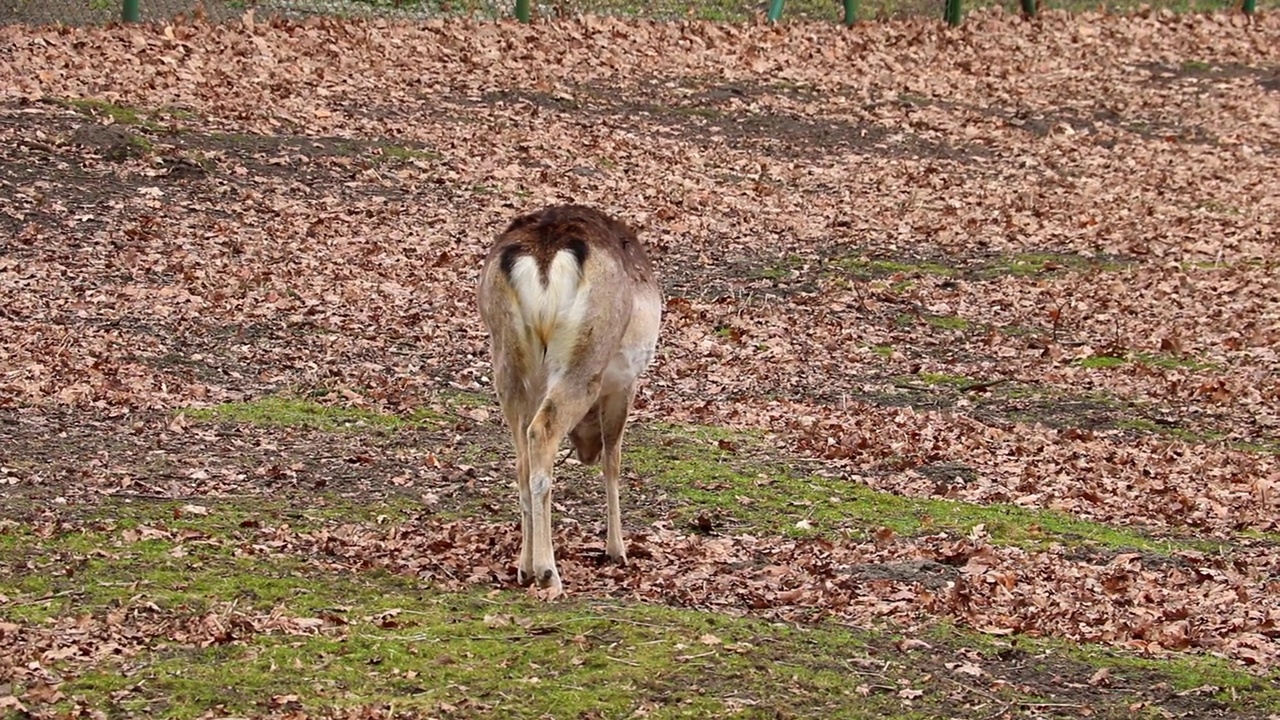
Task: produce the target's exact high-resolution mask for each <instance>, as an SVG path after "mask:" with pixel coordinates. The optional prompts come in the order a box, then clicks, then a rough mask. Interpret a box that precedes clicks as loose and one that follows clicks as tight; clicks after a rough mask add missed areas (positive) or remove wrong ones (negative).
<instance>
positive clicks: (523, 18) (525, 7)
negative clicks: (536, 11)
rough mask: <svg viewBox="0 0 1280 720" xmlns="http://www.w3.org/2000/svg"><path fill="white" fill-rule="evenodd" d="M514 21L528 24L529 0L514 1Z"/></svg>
mask: <svg viewBox="0 0 1280 720" xmlns="http://www.w3.org/2000/svg"><path fill="white" fill-rule="evenodd" d="M516 19H517V20H519V21H520V22H522V23H527V22H529V0H516Z"/></svg>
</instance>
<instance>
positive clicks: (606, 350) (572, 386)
mask: <svg viewBox="0 0 1280 720" xmlns="http://www.w3.org/2000/svg"><path fill="white" fill-rule="evenodd" d="M566 250H567V251H569V252H570V253H571V254H572V256H573V258H574V259H575V261H576V265H577V269H578V272H579V273H580V276H579V277H578V278H577V279H576V280H569V279H568V278H567V277H566V276H565V274H564V273H565V272H566V270H567V268H566V266H565V265H564V260H560V261H558V263H559V264H556V263H557V261H556V258H557V257H558V256H559V254H560V253H562V252H564V251H566ZM522 257H529V258H532V259H533V261H534V263H533V266H534V267H536V269H537V275H536V276H535V277H534V278H530V276H529V274H528V270H524V271H522V273H521V274H520V276H519V278H516V277H515V275H514V274H513V268H515V267H517V266H518V265H519V266H523V267H528V266H527V265H524V264H523V263H521V261H520V258H522ZM553 265H554V266H555V267H556V268H558V269H557V270H556V272H557V278H559V279H558V280H557V282H556V285H555V288H557V289H556V290H555V291H554V294H552V295H547V294H545V293H547V292H549V289H550V288H551V287H552V286H551V285H550V278H549V277H548V276H549V274H550V272H551V269H552V267H553ZM539 282H540V283H541V290H538V289H537V288H531V287H530V283H534V284H537V283H539ZM573 283H576V285H575V284H573ZM518 286H519V287H518ZM539 292H541V293H543V294H542V295H539ZM566 292H567V293H569V294H568V295H566V294H564V293H566ZM551 298H560V299H551ZM479 302H480V314H481V316H482V317H483V318H484V321H485V325H486V327H487V328H488V330H489V333H490V336H491V346H492V350H493V358H494V387H495V389H496V390H497V392H498V400H499V402H500V404H501V405H502V410H503V414H504V415H505V416H506V418H507V422H508V424H509V425H510V426H511V429H512V433H513V440H514V443H515V446H516V475H517V481H518V485H519V487H520V497H521V532H522V535H523V538H522V542H521V551H520V562H519V570H520V577H521V578H522V579H526V580H534V581H536V582H537V583H538V584H539V585H542V586H543V587H547V588H554V589H555V590H559V588H560V578H559V574H558V572H557V571H556V568H555V557H554V551H553V549H552V547H551V539H550V536H551V519H550V513H551V501H550V492H551V472H552V466H553V460H554V454H555V450H556V447H558V445H559V444H560V441H561V440H562V439H563V438H564V437H566V436H568V437H569V440H570V442H571V443H572V444H573V446H574V449H575V450H576V451H577V454H578V457H579V458H580V459H581V460H582V461H583V462H584V463H587V464H594V463H597V462H600V463H602V465H603V468H604V478H605V485H606V498H607V500H608V505H609V508H608V513H607V518H608V530H609V531H608V538H607V542H606V552H607V553H608V555H609V556H610V557H611V558H613V559H614V560H616V561H618V562H621V563H625V562H626V549H625V544H624V543H623V541H622V527H621V519H620V515H619V500H618V486H619V466H620V458H621V442H622V435H623V431H624V429H625V426H626V422H627V416H628V414H629V412H630V407H631V401H632V398H633V397H634V395H635V382H636V377H637V376H638V373H639V372H641V371H642V370H643V368H644V366H645V365H647V363H648V362H649V360H650V359H651V358H652V352H653V346H654V343H656V341H657V334H658V326H659V323H660V319H661V309H662V308H661V296H660V293H659V290H658V286H657V281H656V279H655V277H654V274H653V268H652V266H651V265H650V263H649V259H648V257H647V256H646V254H645V252H644V249H643V247H641V245H640V242H639V240H638V239H637V238H636V234H635V231H633V230H632V229H631V228H629V227H628V226H627V225H626V224H624V223H622V222H619V221H617V220H615V219H613V218H611V217H609V216H608V215H605V214H604V213H601V212H599V211H597V210H593V209H591V208H587V207H583V206H580V205H564V206H556V207H549V208H546V209H544V210H541V211H539V212H536V213H530V214H528V215H523V216H521V217H518V218H516V219H515V220H514V221H513V222H512V223H511V224H510V225H509V226H508V227H507V229H506V230H505V231H504V232H503V233H502V234H501V235H500V236H499V237H498V239H497V241H496V242H495V243H494V245H493V248H492V249H491V250H490V251H489V255H488V257H487V258H486V260H485V267H484V269H483V270H482V272H481V277H480V288H479ZM530 302H532V303H536V305H533V306H526V305H525V304H524V303H530ZM562 302H568V303H569V304H566V305H559V304H558V303H562ZM570 306H572V308H574V309H572V310H570V309H568V308H570ZM553 307H558V308H561V309H557V310H551V309H550V308H553ZM522 308H523V309H522ZM534 308H537V310H536V311H535V310H534ZM530 312H534V313H535V316H536V317H537V319H536V320H534V319H533V318H534V317H535V316H531V315H529V313H530ZM547 313H550V314H549V315H548V314H547ZM584 313H585V314H584Z"/></svg>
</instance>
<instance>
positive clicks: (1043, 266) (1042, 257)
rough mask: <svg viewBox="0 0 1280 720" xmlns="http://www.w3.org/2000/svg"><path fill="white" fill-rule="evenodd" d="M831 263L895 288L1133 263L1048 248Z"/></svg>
mask: <svg viewBox="0 0 1280 720" xmlns="http://www.w3.org/2000/svg"><path fill="white" fill-rule="evenodd" d="M828 265H829V266H830V267H834V268H836V269H837V270H838V271H839V272H842V273H844V274H847V275H849V276H852V277H854V278H856V279H860V280H871V279H878V278H893V279H895V282H894V284H893V285H892V286H891V288H892V289H893V290H894V292H903V291H905V290H908V289H910V287H911V283H910V282H908V281H907V280H906V279H905V278H923V277H938V278H964V279H968V280H994V279H996V278H1001V277H1032V276H1037V275H1046V274H1052V273H1061V272H1088V271H1104V272H1116V271H1120V270H1124V269H1126V268H1128V267H1129V263H1127V262H1125V261H1122V260H1117V259H1113V258H1094V257H1086V256H1083V255H1072V254H1067V253H1047V252H1043V253H1017V254H1013V255H999V256H994V257H988V258H982V259H978V260H976V261H973V262H970V263H966V264H949V263H943V262H939V261H934V260H900V259H884V258H868V257H865V256H858V255H845V256H839V257H835V258H832V259H830V260H829V261H828Z"/></svg>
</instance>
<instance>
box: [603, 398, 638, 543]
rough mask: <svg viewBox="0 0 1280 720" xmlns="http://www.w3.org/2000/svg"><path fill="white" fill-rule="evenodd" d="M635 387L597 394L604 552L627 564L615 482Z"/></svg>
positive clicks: (617, 482) (617, 481)
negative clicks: (604, 518) (601, 448)
mask: <svg viewBox="0 0 1280 720" xmlns="http://www.w3.org/2000/svg"><path fill="white" fill-rule="evenodd" d="M634 395H635V388H634V387H629V388H625V389H623V390H620V391H618V392H616V393H613V394H610V395H607V396H605V397H602V398H600V404H599V409H600V420H599V422H600V435H601V439H602V441H603V444H604V457H603V460H602V463H601V464H602V465H603V466H604V468H603V469H604V490H605V501H606V504H607V513H608V515H607V516H606V523H607V530H606V531H605V544H604V548H605V553H606V554H607V555H608V556H609V559H610V560H613V561H614V562H616V563H618V564H619V565H626V564H627V545H626V543H625V542H624V541H623V539H622V508H621V502H620V500H619V498H618V484H619V482H620V479H619V477H620V475H621V473H622V435H623V431H625V430H626V427H627V415H628V413H629V412H630V411H631V400H632V397H633V396H634Z"/></svg>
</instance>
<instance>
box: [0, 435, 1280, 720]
mask: <svg viewBox="0 0 1280 720" xmlns="http://www.w3.org/2000/svg"><path fill="white" fill-rule="evenodd" d="M690 436H694V437H697V438H699V439H701V440H703V441H712V440H714V441H716V442H717V443H718V442H721V441H726V438H728V437H735V438H738V439H739V440H740V439H741V436H727V435H725V434H723V433H719V432H716V431H705V430H693V431H691V432H690V433H686V434H684V437H690ZM179 507H180V506H177V505H173V506H170V505H169V504H150V505H138V506H134V507H130V506H127V505H121V506H114V507H113V506H103V507H101V508H98V510H99V511H101V512H100V514H99V515H98V516H97V517H83V518H79V519H78V520H77V522H76V523H75V524H67V525H65V526H64V527H63V529H62V530H60V531H58V532H54V533H52V534H48V533H44V532H42V533H39V534H37V533H35V532H32V531H29V530H26V529H24V528H22V527H20V526H17V527H15V526H6V527H5V529H4V530H3V531H0V598H4V599H3V600H0V619H4V620H5V621H6V622H9V623H14V624H17V625H18V626H20V627H28V628H32V629H36V628H40V629H41V630H36V632H45V631H47V629H48V628H52V627H54V626H55V625H56V623H57V622H59V621H58V619H59V618H68V617H76V618H80V619H79V620H78V621H77V623H78V627H81V628H85V629H89V630H91V629H92V628H93V627H95V626H96V627H110V628H111V630H110V632H109V633H108V634H107V635H106V636H99V635H95V634H94V633H93V632H81V633H77V634H76V637H77V643H78V644H79V646H80V647H82V648H87V649H89V651H88V652H84V653H79V652H77V653H59V654H51V655H47V656H46V659H45V661H44V662H43V663H42V665H43V667H44V669H45V670H46V671H49V672H53V673H56V674H57V675H58V676H59V677H60V679H61V683H60V685H59V687H58V689H59V690H60V691H61V693H62V698H63V699H61V700H60V701H56V702H55V703H54V704H53V708H54V709H56V710H59V711H62V712H67V711H70V710H71V708H72V707H73V705H76V704H78V705H79V706H81V707H93V708H95V709H98V710H101V711H102V712H104V713H106V715H107V716H108V717H114V716H127V715H133V716H146V717H170V718H196V717H204V716H209V715H210V714H214V715H217V716H219V717H231V716H249V715H257V714H263V713H270V712H273V711H276V712H279V711H285V710H292V711H295V712H308V713H324V712H328V711H338V712H341V711H343V710H350V709H354V708H358V707H365V706H375V705H377V706H384V705H386V704H387V703H393V704H394V707H395V708H396V709H397V710H398V711H401V712H406V713H411V714H441V713H445V714H448V713H450V712H453V711H450V710H449V708H453V709H454V711H457V710H459V709H462V710H465V712H464V713H463V714H465V715H468V716H473V715H501V716H520V717H629V716H633V715H635V714H636V713H643V714H644V715H646V716H650V717H662V718H675V717H723V716H726V715H729V714H733V713H735V712H745V713H746V715H745V716H748V717H783V716H785V717H794V718H819V717H822V718H825V717H832V716H837V717H849V718H867V719H870V718H886V719H888V720H923V719H924V718H933V717H942V716H944V715H946V716H957V715H959V716H963V717H987V716H988V715H987V714H984V710H985V712H989V711H990V707H989V704H990V703H992V702H995V703H997V704H1000V705H1007V706H1009V707H1022V706H1026V707H1032V706H1035V705H1037V704H1042V703H1055V702H1056V703H1073V704H1074V703H1079V702H1081V701H1082V698H1081V697H1080V694H1081V693H1093V694H1092V695H1091V696H1090V697H1089V698H1088V700H1087V702H1088V703H1089V704H1090V705H1091V706H1092V707H1094V709H1095V710H1096V711H1097V712H1099V715H1098V716H1099V717H1123V716H1125V709H1126V708H1127V707H1128V705H1129V703H1131V702H1132V701H1133V699H1134V697H1135V694H1142V693H1148V692H1151V691H1150V688H1151V687H1152V686H1153V685H1156V684H1158V683H1165V684H1166V685H1168V686H1170V687H1172V688H1174V689H1175V690H1178V691H1194V690H1197V689H1200V692H1207V693H1211V694H1213V695H1214V698H1215V699H1218V700H1220V701H1221V702H1224V703H1227V704H1228V706H1229V707H1233V708H1236V707H1240V708H1244V707H1247V708H1249V709H1253V710H1259V711H1266V710H1272V711H1274V710H1277V709H1280V698H1278V695H1280V691H1277V690H1276V688H1275V686H1274V685H1272V684H1271V681H1270V680H1269V679H1268V678H1265V677H1258V676H1253V675H1250V674H1248V673H1247V672H1245V671H1243V670H1241V669H1239V668H1237V667H1234V666H1232V665H1231V664H1230V663H1229V662H1227V661H1224V660H1219V659H1216V658H1212V657H1202V656H1177V657H1174V658H1169V659H1149V658H1139V657H1135V656H1131V655H1126V654H1123V653H1120V652H1116V651H1112V650H1107V649H1105V648H1100V647H1092V646H1079V645H1075V644H1070V643H1066V642H1062V641H1057V640H1041V639H1036V638H1030V637H1019V638H1017V639H1016V641H1014V640H1008V639H1005V638H998V637H991V636H987V635H982V634H978V633H974V632H972V631H970V630H966V629H962V628H958V627H956V626H954V625H950V624H947V623H941V624H938V625H935V626H933V627H932V628H931V629H929V630H928V631H927V632H926V634H925V635H924V638H925V639H926V641H927V644H926V645H924V646H920V645H919V644H918V643H919V640H918V639H916V638H915V637H914V636H910V635H903V634H901V631H900V629H899V628H895V627H892V626H884V627H868V628H851V627H844V626H838V625H829V624H821V623H818V624H812V625H805V626H798V625H795V624H792V623H772V622H768V621H765V620H760V619H752V618H740V617H732V616H729V615H723V614H716V613H709V612H704V611H698V610H689V609H680V608H673V607H667V606H662V605H652V604H640V603H634V602H625V601H606V600H599V599H584V598H573V597H569V598H567V599H563V600H561V601H559V602H556V603H545V602H541V601H537V600H534V599H532V598H530V597H529V596H528V595H526V594H525V593H523V592H521V591H518V590H493V589H489V590H485V589H483V588H477V589H475V590H471V591H467V592H461V593H443V592H440V591H437V590H433V589H432V588H431V587H430V586H429V585H426V584H424V583H423V582H422V581H420V580H418V579H417V578H414V577H407V576H400V575H392V574H389V573H386V572H384V571H382V570H378V569H365V570H347V571H342V572H338V571H334V570H329V569H326V568H325V567H324V566H323V564H322V563H317V562H315V561H314V559H313V558H311V557H310V556H308V555H306V554H289V552H288V551H281V550H279V549H273V548H271V547H270V546H262V547H259V548H258V549H257V550H255V551H254V552H251V553H249V552H244V550H245V549H247V548H249V547H251V546H252V545H253V544H254V542H255V538H258V539H261V538H262V537H263V536H262V535H261V533H258V532H257V530H256V529H255V528H254V527H253V526H249V525H245V524H244V520H245V519H246V518H262V517H264V516H267V515H269V514H270V513H271V511H269V510H267V509H265V508H264V507H263V506H261V505H260V504H258V501H246V500H237V501H232V502H228V503H226V504H224V505H221V506H219V507H217V508H215V509H214V510H213V511H212V512H210V513H208V514H187V515H182V514H181V513H179V514H178V518H177V520H174V521H173V522H171V523H169V524H168V525H163V524H162V523H163V522H164V521H165V520H166V518H173V517H174V511H175V510H178V509H179ZM304 512H306V511H304ZM121 515H127V516H128V521H126V520H125V519H122V518H121V517H120V516H121ZM144 521H145V522H144ZM179 523H180V524H181V528H179V527H178V524H179ZM148 527H164V528H165V529H166V530H167V531H168V534H167V535H165V536H164V537H155V536H148V534H147V532H146V529H147V528H148ZM263 527H267V526H265V525H264V526H263ZM335 527H336V526H335ZM255 533H256V534H255ZM908 640H910V641H912V642H915V643H917V644H916V645H915V646H914V647H915V649H914V650H913V649H909V647H910V646H907V645H903V643H904V641H908ZM103 643H115V647H116V648H117V651H115V652H104V653H95V652H93V651H92V650H93V649H94V648H95V647H97V646H99V645H100V644H103ZM960 665H965V666H966V667H969V668H973V670H972V672H980V673H981V674H982V679H981V681H980V686H981V687H982V688H984V690H983V691H982V692H980V693H979V692H972V693H971V692H964V691H963V690H964V687H965V686H964V685H963V684H960V685H957V684H956V683H955V682H953V681H952V680H950V679H949V678H954V677H957V675H956V670H955V668H957V667H958V666H960ZM1100 668H1107V669H1108V670H1109V671H1110V672H1111V679H1110V684H1111V686H1112V687H1113V688H1115V689H1116V691H1115V692H1110V691H1103V692H1095V691H1091V690H1087V689H1085V688H1089V687H1091V686H1090V684H1089V683H1088V678H1090V677H1091V676H1092V675H1093V674H1094V673H1095V672H1097V671H1098V669H1100ZM975 684H977V683H975ZM1205 688H1211V689H1208V690H1205ZM28 689H30V688H28V687H24V686H23V685H22V684H21V683H19V684H17V685H16V686H15V685H11V686H10V688H9V690H10V691H11V692H13V693H14V694H15V695H18V696H21V695H23V693H24V692H25V691H26V690H28ZM519 689H523V690H526V691H525V692H517V691H516V690H519ZM958 689H959V690H960V692H958ZM904 691H905V692H904ZM957 698H959V700H958V699H957ZM958 702H960V703H963V704H964V707H963V708H962V707H958V706H957V703H958Z"/></svg>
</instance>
